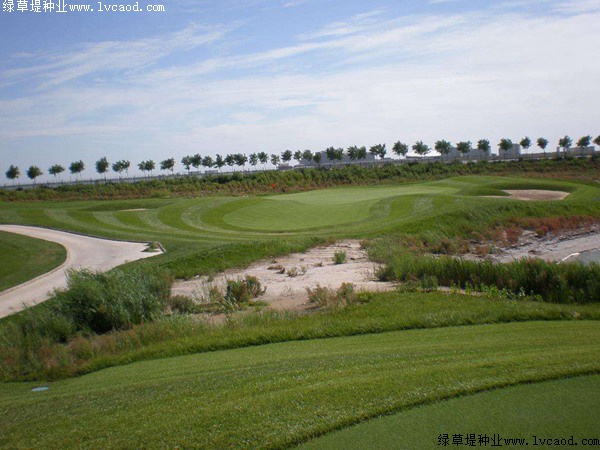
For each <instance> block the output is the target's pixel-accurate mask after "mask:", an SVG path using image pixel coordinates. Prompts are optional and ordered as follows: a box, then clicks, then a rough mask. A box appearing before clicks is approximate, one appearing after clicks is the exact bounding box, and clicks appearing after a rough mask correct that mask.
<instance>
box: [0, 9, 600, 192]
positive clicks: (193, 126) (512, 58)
mask: <svg viewBox="0 0 600 450" xmlns="http://www.w3.org/2000/svg"><path fill="white" fill-rule="evenodd" d="M33 1H34V3H35V0H33ZM0 2H2V3H3V5H2V6H3V9H2V10H0V184H2V183H7V184H10V182H9V181H8V180H7V179H6V178H5V176H4V173H5V172H6V170H7V169H8V166H9V165H11V164H14V165H16V166H18V167H19V168H20V169H21V174H22V175H21V179H20V180H19V181H21V182H26V181H27V179H26V178H25V174H24V173H25V170H26V169H27V168H28V167H29V166H30V165H32V164H35V165H37V166H39V167H40V168H41V169H42V170H43V171H44V172H47V169H48V167H50V166H51V165H52V164H55V163H59V164H62V165H63V166H65V167H67V166H68V165H69V164H70V163H71V162H72V161H75V160H79V159H82V160H83V161H84V162H85V164H86V170H85V172H84V173H83V177H84V178H90V177H94V176H96V174H95V171H94V163H95V161H96V160H98V159H99V158H100V157H103V156H105V157H107V158H108V160H109V161H110V162H114V161H116V160H118V159H127V160H130V161H131V163H132V167H133V166H136V165H137V163H139V162H140V161H142V160H145V159H153V160H154V161H156V162H157V163H158V162H159V161H161V160H163V159H167V158H171V157H173V158H175V159H176V161H177V162H178V163H177V165H176V170H177V171H181V172H183V171H184V169H183V168H182V166H181V164H180V163H179V161H180V160H181V158H182V157H183V156H184V155H188V154H195V153H200V154H201V155H211V156H214V155H215V154H217V153H219V154H222V155H225V154H228V153H246V154H250V153H253V152H258V151H265V152H268V153H280V152H282V151H284V150H286V149H290V150H304V149H311V150H313V151H320V150H323V149H325V148H326V147H329V146H332V145H333V146H335V147H344V148H347V147H348V146H350V145H359V146H361V145H365V146H367V147H369V146H371V145H374V144H378V143H386V144H387V145H388V148H389V147H391V146H392V145H393V143H394V142H396V141H398V140H401V141H403V142H406V143H409V144H411V143H414V142H415V141H417V140H424V141H425V142H426V143H428V144H429V145H430V146H432V145H433V144H434V142H435V141H436V140H439V139H447V140H450V141H452V142H457V141H460V140H471V141H473V142H476V141H477V140H478V139H481V138H487V139H489V140H490V141H491V142H492V143H493V145H494V149H495V148H496V143H497V142H498V141H499V140H500V139H501V138H503V137H508V138H511V139H513V140H514V141H518V140H520V139H521V138H522V137H524V136H529V137H531V138H532V139H534V140H535V138H537V137H540V136H543V137H546V138H548V139H549V140H550V142H551V147H555V146H556V143H557V141H558V139H559V137H561V136H564V135H565V134H568V135H570V136H572V137H573V138H574V139H577V138H579V137H581V136H584V135H588V134H590V135H592V136H594V137H595V136H597V135H598V134H600V109H599V108H600V82H599V80H600V58H599V56H600V46H599V45H598V43H600V26H599V24H600V0H571V1H565V0H490V1H483V0H477V1H474V0H429V1H427V0H423V1H416V0H246V1H243V0H215V1H208V0H198V1H193V0H169V1H163V2H161V0H152V1H150V2H149V1H147V0H143V1H140V2H138V5H139V7H140V9H141V10H142V11H135V12H112V11H99V8H100V5H99V3H98V2H97V1H90V0H87V2H86V0H72V1H67V2H66V9H67V10H68V9H69V8H70V6H73V5H76V4H79V5H89V6H90V8H93V9H94V11H93V12H91V11H90V12H66V13H58V12H57V11H56V10H55V11H52V12H50V11H46V12H44V11H43V6H42V12H39V13H36V12H32V11H26V12H23V11H13V12H8V11H6V10H5V9H6V7H7V6H9V5H8V4H9V3H10V0H0ZM44 2H45V0H41V2H40V3H41V5H43V4H44ZM76 2H77V3H76ZM13 3H14V8H15V10H16V9H17V6H18V3H19V0H14V2H13ZM28 3H29V5H28V9H30V8H31V6H32V5H31V3H32V0H28ZM161 3H162V5H164V11H163V12H149V11H147V10H146V9H147V7H148V6H149V5H150V4H152V5H159V4H161ZM127 4H129V5H133V4H135V2H129V3H126V2H115V1H113V2H111V3H103V4H102V7H103V8H106V7H107V6H110V5H127ZM132 172H133V173H135V171H132ZM66 177H68V175H66ZM47 179H51V177H49V176H48V175H46V174H45V175H44V176H42V177H40V178H39V179H38V181H39V180H42V181H44V180H47Z"/></svg>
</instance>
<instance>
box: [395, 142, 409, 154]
mask: <svg viewBox="0 0 600 450" xmlns="http://www.w3.org/2000/svg"><path fill="white" fill-rule="evenodd" d="M392 151H393V152H394V153H395V154H396V155H398V156H402V157H406V155H407V154H408V145H406V144H405V143H404V142H402V141H398V142H396V143H395V144H394V146H393V147H392Z"/></svg>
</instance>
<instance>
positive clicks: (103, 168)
mask: <svg viewBox="0 0 600 450" xmlns="http://www.w3.org/2000/svg"><path fill="white" fill-rule="evenodd" d="M109 167H110V163H109V162H108V160H107V159H106V156H103V157H102V158H100V159H99V160H98V161H96V172H98V174H99V175H104V179H105V180H106V172H108V168H109Z"/></svg>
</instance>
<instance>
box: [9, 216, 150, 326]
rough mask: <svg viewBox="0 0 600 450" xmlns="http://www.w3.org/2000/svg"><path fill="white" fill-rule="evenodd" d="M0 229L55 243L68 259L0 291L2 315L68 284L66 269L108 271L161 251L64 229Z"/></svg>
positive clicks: (37, 300) (145, 245) (18, 226)
mask: <svg viewBox="0 0 600 450" xmlns="http://www.w3.org/2000/svg"><path fill="white" fill-rule="evenodd" d="M0 230H2V231H7V232H10V233H16V234H22V235H25V236H30V237H33V238H37V239H43V240H46V241H51V242H56V243H58V244H60V245H62V246H63V247H65V249H66V250H67V259H66V261H65V262H64V263H63V264H62V265H61V266H60V267H58V268H57V269H54V270H53V271H51V272H49V273H46V274H44V275H41V276H39V277H37V278H34V279H33V280H30V281H28V282H26V283H23V284H21V285H19V286H15V287H13V288H11V289H8V290H6V291H3V292H1V293H0V318H1V317H5V316H8V315H10V314H13V313H15V312H17V311H20V310H21V309H23V308H24V305H25V304H26V305H28V306H31V305H34V304H36V303H40V302H43V301H45V300H47V299H48V298H49V297H50V294H51V292H52V291H53V290H54V289H56V288H64V287H66V286H67V277H66V272H67V269H82V268H87V269H91V270H95V271H106V270H109V269H112V268H113V267H116V266H120V265H121V264H124V263H125V262H127V261H136V260H138V259H142V258H150V257H152V256H156V255H158V254H160V253H161V251H158V252H152V253H150V252H144V250H146V248H147V244H142V243H135V242H118V241H110V240H106V239H98V238H92V237H87V236H81V235H78V234H72V233H65V232H63V231H56V230H49V229H45V228H37V227H26V226H20V225H0Z"/></svg>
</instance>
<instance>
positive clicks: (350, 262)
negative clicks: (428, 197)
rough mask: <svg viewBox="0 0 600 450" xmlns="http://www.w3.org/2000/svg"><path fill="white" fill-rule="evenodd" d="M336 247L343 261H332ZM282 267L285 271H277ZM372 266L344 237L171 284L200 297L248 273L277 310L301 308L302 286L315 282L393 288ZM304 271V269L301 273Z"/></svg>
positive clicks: (305, 305)
mask: <svg viewBox="0 0 600 450" xmlns="http://www.w3.org/2000/svg"><path fill="white" fill-rule="evenodd" d="M337 251H345V252H346V255H347V261H346V263H345V264H334V263H333V256H334V253H335V252H337ZM279 266H280V267H279ZM276 267H277V269H276ZM283 268H285V270H286V273H283V274H282V273H279V272H281V270H282V269H283ZM376 268H377V265H376V264H375V263H373V262H371V261H369V260H368V258H367V254H366V252H365V251H364V250H363V249H361V247H360V243H359V242H358V241H344V242H339V243H337V244H335V245H331V246H328V247H317V248H313V249H311V250H309V251H308V252H306V253H296V254H292V255H289V256H286V257H282V258H276V259H272V260H263V261H259V262H257V263H255V264H253V265H252V266H250V267H248V268H246V269H242V270H228V271H226V272H224V273H222V274H219V275H218V276H217V277H215V278H214V279H213V280H212V281H210V282H209V280H208V279H207V278H206V277H198V278H195V279H193V280H190V281H182V282H178V283H176V284H175V286H174V287H173V294H175V295H186V296H190V297H193V298H196V299H198V300H200V299H201V298H202V297H203V296H204V294H205V293H206V292H207V290H208V287H209V286H218V287H223V286H224V285H225V284H226V280H227V279H237V278H244V277H245V276H246V275H250V276H254V277H256V278H258V279H259V281H260V282H261V284H262V286H263V287H266V288H267V291H266V292H265V294H264V295H263V296H261V297H260V298H259V300H261V301H265V302H267V303H269V304H270V306H271V307H272V308H273V309H277V310H282V309H294V310H302V309H306V308H308V307H309V305H308V294H307V292H306V288H307V287H308V288H314V287H316V286H317V284H320V285H321V286H325V287H329V288H332V289H338V288H339V287H340V286H341V285H342V283H352V284H354V286H355V288H356V289H357V290H358V291H360V290H363V291H386V290H393V289H394V285H393V284H391V283H382V282H378V281H376V279H375V275H374V273H375V270H376ZM290 269H291V270H292V271H294V269H296V270H297V271H298V275H297V276H293V277H292V276H289V274H288V272H289V271H290ZM304 271H306V273H304V274H303V273H302V272H304Z"/></svg>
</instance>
